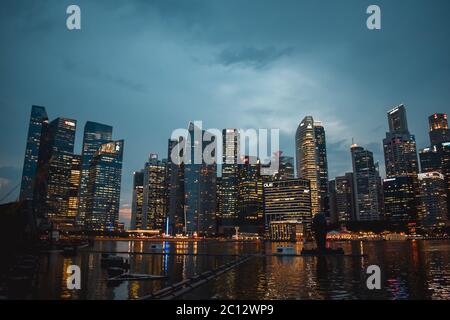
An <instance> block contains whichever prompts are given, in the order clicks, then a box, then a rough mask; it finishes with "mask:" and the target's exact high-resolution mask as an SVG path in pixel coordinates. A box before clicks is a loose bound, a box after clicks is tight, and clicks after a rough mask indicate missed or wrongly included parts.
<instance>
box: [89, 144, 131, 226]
mask: <svg viewBox="0 0 450 320" xmlns="http://www.w3.org/2000/svg"><path fill="white" fill-rule="evenodd" d="M123 147H124V141H123V140H118V141H112V142H108V143H105V144H103V145H101V146H100V148H99V149H98V150H97V151H96V152H95V153H94V155H93V157H92V160H91V161H90V164H89V179H88V190H87V195H88V196H87V203H86V217H85V219H86V224H85V225H86V228H87V229H88V230H90V231H113V230H115V228H116V227H117V223H118V220H119V206H120V186H121V179H122V158H123Z"/></svg>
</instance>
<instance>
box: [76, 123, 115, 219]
mask: <svg viewBox="0 0 450 320" xmlns="http://www.w3.org/2000/svg"><path fill="white" fill-rule="evenodd" d="M112 130H113V129H112V127H111V126H108V125H105V124H101V123H97V122H91V121H88V122H86V124H85V126H84V133H83V147H82V154H81V177H80V191H79V209H78V217H77V224H78V225H79V226H81V227H83V226H84V219H85V215H86V203H87V198H88V194H87V189H88V187H87V184H88V179H89V168H90V163H91V160H92V158H93V156H94V154H95V153H96V152H97V151H98V149H99V148H100V146H101V145H103V144H105V143H107V142H110V141H111V140H112Z"/></svg>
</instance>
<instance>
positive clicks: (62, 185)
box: [35, 118, 77, 229]
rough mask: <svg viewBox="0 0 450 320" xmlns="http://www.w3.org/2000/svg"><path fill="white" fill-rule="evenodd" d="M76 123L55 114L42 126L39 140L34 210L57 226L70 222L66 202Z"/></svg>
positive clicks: (68, 226)
mask: <svg viewBox="0 0 450 320" xmlns="http://www.w3.org/2000/svg"><path fill="white" fill-rule="evenodd" d="M76 124H77V123H76V120H72V119H67V118H57V119H55V120H53V121H52V122H50V124H49V125H48V128H47V129H46V130H44V132H43V136H42V140H41V147H40V152H39V164H38V178H37V180H39V185H38V187H37V190H35V204H36V209H37V212H38V214H39V215H40V216H45V217H47V218H48V219H50V221H51V222H53V226H54V228H58V229H66V228H72V227H73V225H74V219H73V218H72V217H71V216H70V215H69V210H68V204H69V195H70V193H69V191H70V179H71V174H72V159H73V149H74V142H75V131H76Z"/></svg>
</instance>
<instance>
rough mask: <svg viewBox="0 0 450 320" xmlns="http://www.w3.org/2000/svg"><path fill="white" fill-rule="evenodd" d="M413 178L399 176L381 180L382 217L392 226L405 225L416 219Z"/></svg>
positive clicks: (415, 184)
mask: <svg viewBox="0 0 450 320" xmlns="http://www.w3.org/2000/svg"><path fill="white" fill-rule="evenodd" d="M414 180H415V179H414V178H413V177H408V176H399V177H394V178H387V179H384V180H383V191H384V192H383V194H384V215H385V217H386V219H387V220H388V221H389V222H390V223H392V224H400V225H406V224H407V223H409V222H415V221H416V219H417V203H416V193H417V192H416V190H415V186H417V183H415V181H414Z"/></svg>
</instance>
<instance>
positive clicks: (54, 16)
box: [0, 0, 450, 220]
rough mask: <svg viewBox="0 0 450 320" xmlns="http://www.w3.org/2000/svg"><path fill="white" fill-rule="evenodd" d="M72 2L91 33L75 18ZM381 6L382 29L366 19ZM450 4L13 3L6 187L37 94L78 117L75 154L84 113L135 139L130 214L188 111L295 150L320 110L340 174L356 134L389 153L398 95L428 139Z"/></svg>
mask: <svg viewBox="0 0 450 320" xmlns="http://www.w3.org/2000/svg"><path fill="white" fill-rule="evenodd" d="M70 4H77V5H79V6H80V8H81V17H82V25H81V27H82V30H79V31H68V30H67V28H66V18H67V15H66V8H67V6H68V5H70ZM370 4H377V5H379V6H380V8H381V15H382V29H381V30H376V31H370V30H368V29H367V27H366V19H367V17H368V15H367V14H366V8H367V7H368V6H369V5H370ZM449 12H450V2H449V1H448V0H441V1H440V0H434V1H425V0H420V1H419V0H418V1H413V0H396V1H381V0H370V1H365V0H346V1H331V0H330V1H323V0H322V1H317V0H309V1H300V0H296V1H288V0H278V1H268V0H245V1H237V0H209V1H208V0H203V1H197V0H179V1H172V0H161V1H150V0H148V1H144V0H135V1H131V0H130V1H114V0H102V1H100V0H89V1H84V0H70V1H65V0H53V1H49V0H26V1H25V0H6V1H5V0H4V1H2V2H1V4H0V41H1V50H0V108H1V117H0V128H1V132H2V134H1V135H0V150H1V151H0V198H4V197H5V195H6V194H7V193H8V192H9V191H10V190H11V189H13V187H14V186H15V185H17V184H18V183H19V181H20V175H21V171H22V164H23V155H24V150H25V143H26V141H25V140H26V133H27V126H28V119H29V113H30V108H31V105H32V104H36V105H43V106H45V107H46V108H47V112H48V114H49V117H50V118H51V119H54V118H56V117H58V116H64V117H71V118H74V119H77V120H78V133H77V141H76V145H77V146H76V152H78V153H79V152H80V151H81V142H82V138H81V135H82V130H83V127H84V123H85V122H86V121H87V120H91V121H98V122H102V123H106V124H110V125H112V126H113V127H114V132H113V135H114V138H116V139H125V156H124V170H123V184H122V201H121V203H122V209H121V214H122V219H123V220H127V219H128V215H129V211H130V210H129V207H130V196H131V182H132V172H133V171H135V170H138V169H140V168H141V167H142V166H143V164H144V162H145V161H146V159H147V157H148V154H149V153H151V152H156V153H158V154H160V155H161V157H166V152H167V151H166V150H167V139H168V137H169V136H170V134H171V132H172V130H173V129H176V128H183V127H186V125H187V123H188V121H189V120H202V121H203V124H204V128H224V127H236V128H280V130H281V149H282V150H284V152H285V154H289V155H293V153H294V134H295V129H296V126H297V125H298V123H299V122H300V121H301V120H302V118H303V117H304V116H306V115H312V116H313V117H314V119H316V120H321V121H322V122H323V124H324V126H325V129H326V133H327V139H328V141H327V144H328V160H329V170H330V178H333V177H334V176H336V175H340V174H343V173H344V172H345V171H348V170H350V167H351V162H350V152H349V145H350V143H351V139H352V137H354V139H355V142H357V143H358V144H361V145H363V146H365V147H368V148H369V149H370V150H372V151H373V152H374V153H375V156H376V159H377V160H379V161H380V162H381V164H382V162H383V156H382V149H381V148H382V145H381V140H382V138H383V136H384V132H385V131H386V129H387V122H386V111H387V110H388V109H389V108H390V107H391V106H393V105H396V104H399V103H404V104H406V106H407V111H408V121H409V127H410V131H411V132H412V133H414V134H415V135H416V138H417V142H418V147H419V148H421V147H424V146H426V145H427V143H428V136H427V116H428V115H429V114H431V113H433V112H450V58H449V57H450V42H449V39H450V27H449V25H448V13H449ZM17 195H18V192H12V193H11V195H10V196H8V197H6V198H5V199H3V201H2V202H5V201H10V200H14V199H15V198H17Z"/></svg>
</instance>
